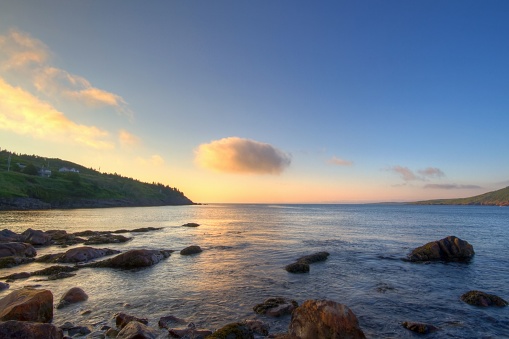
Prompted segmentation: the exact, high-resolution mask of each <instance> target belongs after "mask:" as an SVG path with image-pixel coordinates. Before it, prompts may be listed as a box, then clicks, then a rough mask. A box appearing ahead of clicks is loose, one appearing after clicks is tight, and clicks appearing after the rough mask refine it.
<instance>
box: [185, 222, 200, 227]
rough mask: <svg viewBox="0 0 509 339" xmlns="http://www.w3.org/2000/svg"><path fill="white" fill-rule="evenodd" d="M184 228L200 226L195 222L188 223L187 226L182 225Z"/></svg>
mask: <svg viewBox="0 0 509 339" xmlns="http://www.w3.org/2000/svg"><path fill="white" fill-rule="evenodd" d="M182 226H184V227H198V226H200V224H197V223H195V222H188V223H187V224H184V225H182Z"/></svg>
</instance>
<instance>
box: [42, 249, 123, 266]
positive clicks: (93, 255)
mask: <svg viewBox="0 0 509 339" xmlns="http://www.w3.org/2000/svg"><path fill="white" fill-rule="evenodd" d="M118 253H120V251H117V250H112V249H109V248H93V247H88V246H83V247H76V248H72V249H70V250H68V251H66V252H65V253H56V254H47V255H43V256H41V257H39V258H37V260H36V261H37V262H46V263H79V262H87V261H90V260H93V259H97V258H101V257H104V256H106V255H112V254H118Z"/></svg>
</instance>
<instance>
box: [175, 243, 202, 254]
mask: <svg viewBox="0 0 509 339" xmlns="http://www.w3.org/2000/svg"><path fill="white" fill-rule="evenodd" d="M202 251H203V250H202V249H201V247H200V246H197V245H192V246H188V247H186V248H184V249H183V250H182V251H180V254H181V255H191V254H197V253H200V252H202Z"/></svg>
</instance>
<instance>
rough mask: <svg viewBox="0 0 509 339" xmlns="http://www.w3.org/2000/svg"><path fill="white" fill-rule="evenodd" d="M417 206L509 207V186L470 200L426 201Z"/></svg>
mask: <svg viewBox="0 0 509 339" xmlns="http://www.w3.org/2000/svg"><path fill="white" fill-rule="evenodd" d="M415 204H419V205H494V206H509V186H508V187H506V188H502V189H500V190H498V191H493V192H488V193H484V194H481V195H476V196H474V197H470V198H459V199H437V200H426V201H418V202H415Z"/></svg>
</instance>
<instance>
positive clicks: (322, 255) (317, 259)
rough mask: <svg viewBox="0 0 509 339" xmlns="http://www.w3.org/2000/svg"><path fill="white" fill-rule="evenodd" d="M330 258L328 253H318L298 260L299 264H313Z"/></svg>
mask: <svg viewBox="0 0 509 339" xmlns="http://www.w3.org/2000/svg"><path fill="white" fill-rule="evenodd" d="M328 257H329V253H328V252H316V253H313V254H310V255H305V256H303V257H300V258H299V259H297V262H304V263H308V264H312V263H315V262H320V261H325V260H327V258H328Z"/></svg>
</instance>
